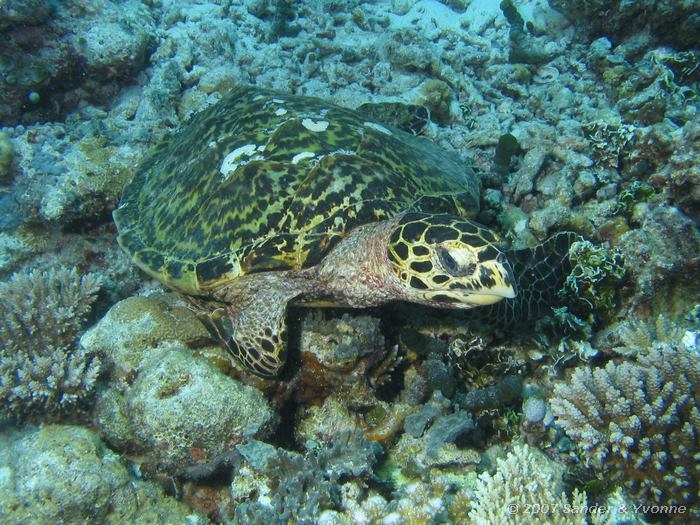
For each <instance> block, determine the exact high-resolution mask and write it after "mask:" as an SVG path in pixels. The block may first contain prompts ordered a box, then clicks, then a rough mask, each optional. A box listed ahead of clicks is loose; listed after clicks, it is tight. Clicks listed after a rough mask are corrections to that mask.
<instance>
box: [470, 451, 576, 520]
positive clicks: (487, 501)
mask: <svg viewBox="0 0 700 525" xmlns="http://www.w3.org/2000/svg"><path fill="white" fill-rule="evenodd" d="M585 507H586V494H585V493H579V492H578V491H574V494H573V499H572V500H571V501H569V499H568V497H567V496H566V494H565V493H564V491H563V488H562V487H561V472H556V471H555V470H553V469H552V468H551V467H550V466H549V462H548V461H547V459H546V458H545V457H543V456H542V455H541V454H540V455H537V454H536V453H535V452H533V451H531V450H530V449H529V448H528V446H527V445H523V446H520V445H516V446H515V447H514V448H513V452H511V453H509V454H508V456H507V458H506V459H499V460H498V469H497V470H496V473H495V474H489V473H488V472H486V473H484V474H482V475H481V476H479V481H478V483H477V485H476V487H475V499H474V502H473V503H472V510H471V512H470V513H469V520H470V521H469V522H467V523H470V524H473V525H491V524H493V523H499V524H501V525H511V524H512V525H527V524H530V523H531V524H535V523H540V524H544V523H546V524H550V525H558V524H561V525H584V524H585V523H587V520H586V513H585V512H584V510H583V509H585Z"/></svg>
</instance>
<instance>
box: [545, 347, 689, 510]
mask: <svg viewBox="0 0 700 525" xmlns="http://www.w3.org/2000/svg"><path fill="white" fill-rule="evenodd" d="M699 402H700V356H699V355H698V354H697V352H696V351H694V350H691V349H687V348H685V347H683V346H681V347H679V348H678V347H674V346H671V345H668V344H660V345H657V346H655V347H654V348H653V349H651V350H650V351H649V352H647V353H646V354H644V355H641V356H640V357H639V358H638V360H637V363H632V362H625V363H622V364H616V363H614V362H609V363H608V364H607V366H606V367H605V368H596V369H593V370H591V369H590V368H588V367H579V368H577V369H576V370H574V372H573V374H572V377H571V379H570V381H568V382H567V383H562V384H559V385H557V386H556V388H555V390H554V398H553V399H552V400H551V405H552V409H553V411H554V413H555V415H557V417H558V418H559V424H560V425H561V426H562V427H563V428H564V429H565V430H566V432H567V434H568V435H569V436H571V437H572V438H573V439H574V440H575V441H577V443H578V446H579V447H580V448H581V449H582V450H583V451H584V452H585V453H586V456H587V457H590V460H591V462H592V464H593V466H594V467H596V468H597V469H598V470H600V471H601V472H602V473H603V474H604V475H606V476H609V477H611V478H612V480H613V481H614V482H618V483H621V484H623V485H625V486H626V487H627V488H628V489H629V490H630V492H631V493H633V494H635V495H637V496H638V497H640V498H642V499H644V500H646V501H648V502H650V503H658V504H665V505H688V508H689V509H692V505H693V504H697V502H698V500H699V499H700V498H699V495H698V489H699V484H700V472H699V471H698V464H699V462H700V452H698V451H699V450H700V410H699V409H698V403H699ZM696 509H697V507H696ZM695 512H696V513H697V512H698V511H697V510H695Z"/></svg>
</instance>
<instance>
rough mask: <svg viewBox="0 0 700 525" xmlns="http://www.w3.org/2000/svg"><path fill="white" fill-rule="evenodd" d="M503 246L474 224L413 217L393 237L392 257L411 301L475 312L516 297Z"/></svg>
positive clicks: (405, 219) (455, 219) (437, 216)
mask: <svg viewBox="0 0 700 525" xmlns="http://www.w3.org/2000/svg"><path fill="white" fill-rule="evenodd" d="M497 244H498V238H497V237H496V235H495V234H494V233H492V232H491V231H489V230H488V229H486V228H484V227H483V226H481V225H479V224H477V223H475V222H472V221H470V220H468V219H464V218H462V217H457V216H454V215H447V214H427V213H407V214H405V215H404V216H403V217H401V219H400V221H399V223H398V225H397V226H396V227H395V228H394V230H393V231H392V232H391V234H390V236H389V245H388V254H389V261H390V264H391V268H392V270H393V271H394V272H395V274H396V275H397V276H398V278H399V280H400V281H401V284H402V285H403V286H404V287H405V294H406V299H408V300H410V301H414V302H420V303H425V304H431V305H434V306H442V307H450V308H471V307H473V306H478V305H488V304H493V303H495V302H497V301H500V300H501V299H503V298H513V297H515V289H514V286H515V284H514V283H515V280H514V278H513V270H512V269H511V267H510V264H509V263H508V261H507V259H506V257H505V255H503V253H501V251H500V250H499V249H498V247H497Z"/></svg>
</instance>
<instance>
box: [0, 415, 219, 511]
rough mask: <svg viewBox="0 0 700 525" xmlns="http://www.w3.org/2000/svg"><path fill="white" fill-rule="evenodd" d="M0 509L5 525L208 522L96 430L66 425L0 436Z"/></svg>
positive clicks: (31, 429) (7, 433)
mask: <svg viewBox="0 0 700 525" xmlns="http://www.w3.org/2000/svg"><path fill="white" fill-rule="evenodd" d="M0 509H2V511H1V513H0V514H1V516H2V523H3V524H5V525H15V524H16V525H20V524H27V523H32V524H34V525H44V524H46V525H49V524H52V525H53V524H55V523H64V524H66V525H68V524H86V525H87V524H92V523H103V524H105V525H117V524H120V523H133V524H143V525H146V524H147V523H172V524H183V525H184V524H188V525H190V524H191V525H195V524H205V523H209V521H208V520H207V519H206V518H205V517H203V516H201V515H198V514H196V513H194V512H192V511H190V510H189V509H187V507H186V506H185V505H184V504H182V503H180V502H178V501H176V500H174V499H172V498H169V497H167V496H165V495H164V494H163V492H162V490H161V489H159V488H158V487H156V486H155V485H154V484H151V483H148V482H144V481H140V480H138V479H136V478H135V477H134V476H133V475H132V474H131V473H130V472H129V470H128V469H127V467H126V466H125V465H124V464H123V463H122V461H121V460H120V458H119V456H117V455H116V454H115V453H114V452H112V451H111V450H109V449H108V448H107V447H106V446H105V444H104V443H103V442H102V441H100V438H99V437H98V435H97V434H96V433H95V432H92V431H90V430H88V429H86V428H81V427H74V426H67V425H48V426H45V427H42V428H41V429H36V428H30V429H28V430H24V431H14V432H6V433H3V434H0ZM156 516H157V518H158V519H157V521H154V518H155V517H156Z"/></svg>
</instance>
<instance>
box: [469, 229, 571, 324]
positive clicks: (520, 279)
mask: <svg viewBox="0 0 700 525" xmlns="http://www.w3.org/2000/svg"><path fill="white" fill-rule="evenodd" d="M581 240H583V238H582V237H581V236H580V235H578V234H576V233H573V232H560V233H557V234H555V235H552V236H551V237H550V238H549V239H547V240H546V241H544V242H542V243H541V244H538V245H537V246H535V247H534V248H525V249H522V250H510V251H507V252H505V253H506V257H507V259H508V261H509V262H510V264H511V266H512V268H513V273H514V274H515V276H516V287H515V288H516V296H515V297H514V298H513V299H504V300H503V301H500V302H498V303H496V304H494V305H493V306H491V307H489V308H487V309H484V310H480V311H479V314H481V315H483V319H484V320H486V321H487V322H488V323H489V324H494V325H497V326H498V327H499V328H512V327H513V326H517V325H521V324H523V323H527V322H530V321H533V320H535V319H539V318H540V317H543V316H544V315H545V314H547V313H548V312H549V311H550V307H551V305H552V303H553V302H554V301H555V299H556V295H557V293H558V292H559V290H561V288H562V287H563V286H564V282H565V281H566V278H567V276H568V275H569V273H571V270H572V269H573V265H572V263H571V260H570V258H569V248H571V245H572V244H573V243H575V242H577V241H581Z"/></svg>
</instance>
